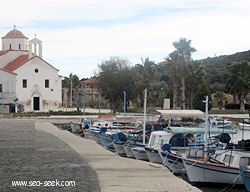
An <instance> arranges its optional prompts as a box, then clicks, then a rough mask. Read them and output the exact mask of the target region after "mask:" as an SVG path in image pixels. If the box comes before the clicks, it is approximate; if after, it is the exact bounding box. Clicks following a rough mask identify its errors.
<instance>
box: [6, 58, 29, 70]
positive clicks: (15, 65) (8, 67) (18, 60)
mask: <svg viewBox="0 0 250 192" xmlns="http://www.w3.org/2000/svg"><path fill="white" fill-rule="evenodd" d="M28 58H29V55H20V56H19V57H17V58H16V59H15V60H13V61H11V62H10V63H8V64H7V65H5V67H4V68H3V69H5V70H8V71H13V70H15V69H17V68H19V67H20V66H22V65H23V64H24V63H25V62H26V61H27V60H28Z"/></svg>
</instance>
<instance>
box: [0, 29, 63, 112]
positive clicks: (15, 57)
mask: <svg viewBox="0 0 250 192" xmlns="http://www.w3.org/2000/svg"><path fill="white" fill-rule="evenodd" d="M42 49H43V47H42V41H41V40H39V39H38V38H37V37H36V36H35V38H33V39H32V40H30V41H29V40H28V38H27V37H26V36H25V35H24V34H23V33H22V32H21V31H19V30H17V29H16V28H15V27H14V29H13V30H11V31H9V32H8V33H7V34H6V35H5V36H3V37H2V50H1V51H0V109H1V110H2V111H3V110H4V111H5V112H8V111H9V110H10V106H11V105H12V106H13V104H14V106H17V105H18V104H19V105H21V106H22V108H23V110H24V111H25V112H29V111H44V112H47V111H50V110H51V111H56V110H58V109H59V108H60V107H61V105H62V76H60V75H59V74H58V73H59V70H58V69H56V68H55V67H53V66H52V65H51V64H49V63H48V62H46V61H45V60H44V59H43V56H42V51H43V50H42ZM15 108H16V107H15ZM1 110H0V111H1ZM16 110H17V108H16V109H15V111H16Z"/></svg>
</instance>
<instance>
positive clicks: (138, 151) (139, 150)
mask: <svg viewBox="0 0 250 192" xmlns="http://www.w3.org/2000/svg"><path fill="white" fill-rule="evenodd" d="M132 150H133V152H134V154H135V158H136V159H137V160H144V161H149V159H148V156H147V154H146V151H145V149H144V147H133V148H132Z"/></svg>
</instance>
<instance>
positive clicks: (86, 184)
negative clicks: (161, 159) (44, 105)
mask: <svg viewBox="0 0 250 192" xmlns="http://www.w3.org/2000/svg"><path fill="white" fill-rule="evenodd" d="M0 149H1V156H0V160H1V161H0V165H1V166H0V191H83V192H85V191H90V192H92V191H94V192H98V191H101V192H179V191H180V192H182V191H183V192H188V191H189V192H198V191H201V190H199V189H198V188H196V187H194V186H192V185H190V184H189V183H187V182H185V181H184V180H182V179H180V178H177V177H175V176H174V175H173V174H172V173H171V172H170V171H169V170H168V169H167V168H165V167H163V166H161V165H158V164H152V163H150V162H144V161H139V160H135V159H129V158H124V157H120V156H118V155H116V154H115V153H112V152H110V151H108V150H106V149H105V148H103V147H102V146H100V145H98V144H97V143H95V142H94V141H92V140H89V139H86V138H81V137H79V136H77V135H74V134H72V133H70V132H68V131H66V130H61V129H58V128H57V127H56V126H54V125H53V124H52V123H51V122H48V121H43V120H41V119H39V120H23V119H20V120H0ZM55 179H57V180H60V181H69V180H71V181H75V183H76V185H75V186H70V187H61V186H57V187H44V186H43V187H42V186H40V187H38V186H37V187H13V186H12V185H11V181H12V180H28V181H31V180H43V181H44V180H50V181H51V180H55Z"/></svg>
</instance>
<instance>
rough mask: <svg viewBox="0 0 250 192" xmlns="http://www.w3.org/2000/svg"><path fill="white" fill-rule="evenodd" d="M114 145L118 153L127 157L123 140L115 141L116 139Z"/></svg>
mask: <svg viewBox="0 0 250 192" xmlns="http://www.w3.org/2000/svg"><path fill="white" fill-rule="evenodd" d="M113 145H114V148H115V151H116V153H117V154H118V155H120V156H122V157H127V155H126V151H125V149H124V143H123V142H115V141H114V142H113Z"/></svg>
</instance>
